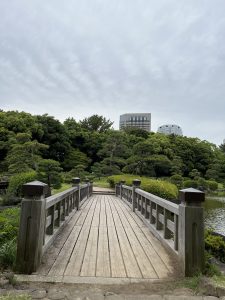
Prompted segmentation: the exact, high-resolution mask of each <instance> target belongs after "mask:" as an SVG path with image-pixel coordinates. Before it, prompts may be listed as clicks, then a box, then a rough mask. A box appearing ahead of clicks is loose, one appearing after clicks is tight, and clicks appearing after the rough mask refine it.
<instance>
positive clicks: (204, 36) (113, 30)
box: [0, 0, 225, 143]
mask: <svg viewBox="0 0 225 300" xmlns="http://www.w3.org/2000/svg"><path fill="white" fill-rule="evenodd" d="M224 9H225V3H224V1H223V0H216V1H215V2H212V1H211V0H199V1H197V2H196V1H194V0H190V1H184V0H181V1H176V0H169V1H168V0H160V1H159V0H131V1H130V0H129V1H128V0H124V1H119V0H112V1H109V0H104V1H103V0H93V1H91V2H90V1H88V0H83V1H82V2H81V1H78V0H70V1H66V2H65V1H64V2H63V1H60V0H54V1H53V0H49V1H45V2H44V1H41V2H40V1H38V0H33V1H29V2H27V1H25V0H20V1H16V0H10V1H7V2H5V1H2V2H1V3H0V105H1V107H2V108H3V109H17V110H26V111H30V112H32V113H36V114H37V113H45V112H47V113H49V114H51V115H55V116H56V117H57V118H59V119H60V120H63V119H65V118H66V117H69V116H73V117H75V118H77V119H82V118H84V117H86V116H88V115H91V114H94V113H98V114H104V115H105V116H106V117H107V118H110V119H112V120H113V121H115V127H116V128H118V121H119V114H122V113H126V112H135V111H137V112H141V111H142V112H152V120H153V124H152V128H153V130H157V127H158V126H160V125H161V124H162V123H167V122H169V123H178V124H179V125H180V126H181V127H182V128H183V131H184V133H185V134H188V135H190V136H199V137H200V138H202V139H208V140H210V141H212V142H215V143H220V142H221V141H222V140H223V138H224V133H223V132H224V131H225V125H224V121H223V120H224V109H225V101H224V97H225V52H224V47H223V45H224V41H225V19H224V15H223V12H224ZM215 119H216V122H215ZM193 124H198V126H193Z"/></svg>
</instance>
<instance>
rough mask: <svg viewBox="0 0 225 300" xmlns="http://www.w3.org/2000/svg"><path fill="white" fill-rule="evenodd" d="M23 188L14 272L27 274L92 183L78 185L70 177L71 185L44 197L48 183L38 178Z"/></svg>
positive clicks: (90, 192) (36, 266) (76, 180)
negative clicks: (15, 268) (64, 189)
mask: <svg viewBox="0 0 225 300" xmlns="http://www.w3.org/2000/svg"><path fill="white" fill-rule="evenodd" d="M23 190H24V195H25V197H24V199H23V201H22V207H21V218H20V229H19V235H18V243H17V262H16V264H17V270H18V271H20V272H22V273H25V274H30V273H32V272H35V271H36V270H37V268H38V266H39V264H40V262H41V257H42V256H43V254H44V253H45V251H46V250H47V249H48V248H49V246H50V245H51V244H52V243H53V241H54V240H55V238H56V237H57V235H58V234H59V233H60V232H61V230H62V228H63V227H64V226H65V225H66V224H67V223H68V222H69V220H70V219H71V217H72V216H73V215H74V213H76V211H77V210H78V209H79V207H80V206H81V205H82V204H83V202H84V201H85V200H86V199H87V198H88V197H89V196H90V195H91V194H92V184H91V183H86V184H84V185H80V179H79V178H74V179H73V187H71V188H69V189H68V190H66V191H64V192H61V193H59V194H56V195H53V196H50V197H45V195H46V194H47V192H48V186H47V185H46V184H44V183H42V182H39V181H33V182H30V183H27V184H25V185H24V186H23Z"/></svg>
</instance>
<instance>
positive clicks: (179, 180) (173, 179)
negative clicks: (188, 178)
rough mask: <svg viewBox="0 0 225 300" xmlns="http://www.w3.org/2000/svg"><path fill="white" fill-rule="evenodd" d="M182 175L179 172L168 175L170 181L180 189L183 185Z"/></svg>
mask: <svg viewBox="0 0 225 300" xmlns="http://www.w3.org/2000/svg"><path fill="white" fill-rule="evenodd" d="M183 181H184V180H183V177H182V176H181V175H179V174H175V175H173V176H171V177H170V182H171V183H173V184H175V185H176V186H177V187H178V189H181V188H182V187H183Z"/></svg>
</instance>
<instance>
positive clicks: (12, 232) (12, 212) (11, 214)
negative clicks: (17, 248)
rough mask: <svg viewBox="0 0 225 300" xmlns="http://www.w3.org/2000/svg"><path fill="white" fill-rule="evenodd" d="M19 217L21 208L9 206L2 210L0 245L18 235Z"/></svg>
mask: <svg viewBox="0 0 225 300" xmlns="http://www.w3.org/2000/svg"><path fill="white" fill-rule="evenodd" d="M19 218H20V209H19V208H8V209H5V210H3V211H1V212H0V246H1V245H3V244H4V243H5V242H6V241H9V240H11V239H13V238H14V237H16V236H17V234H18V228H19Z"/></svg>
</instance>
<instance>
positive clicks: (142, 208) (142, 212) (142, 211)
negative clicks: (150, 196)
mask: <svg viewBox="0 0 225 300" xmlns="http://www.w3.org/2000/svg"><path fill="white" fill-rule="evenodd" d="M143 205H144V201H143V196H141V214H142V215H143V214H144V206H143Z"/></svg>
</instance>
